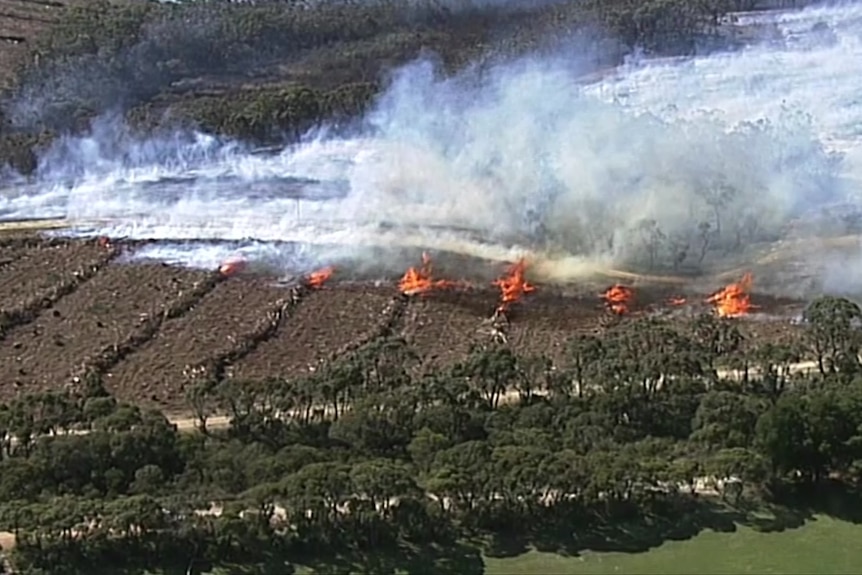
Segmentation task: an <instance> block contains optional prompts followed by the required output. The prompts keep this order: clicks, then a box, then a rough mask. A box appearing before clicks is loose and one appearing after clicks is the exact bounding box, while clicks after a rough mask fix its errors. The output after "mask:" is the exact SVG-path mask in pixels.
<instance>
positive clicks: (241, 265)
mask: <svg viewBox="0 0 862 575" xmlns="http://www.w3.org/2000/svg"><path fill="white" fill-rule="evenodd" d="M245 267H246V261H245V260H244V259H242V258H240V257H235V258H230V259H228V260H225V261H224V263H222V264H221V265H220V266H219V268H218V273H220V274H221V275H223V276H224V277H231V276H235V275H236V274H238V273H240V272H242V271H243V270H244V269H245Z"/></svg>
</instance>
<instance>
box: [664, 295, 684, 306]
mask: <svg viewBox="0 0 862 575" xmlns="http://www.w3.org/2000/svg"><path fill="white" fill-rule="evenodd" d="M667 303H668V305H674V306H680V305H685V304H686V299H685V298H684V297H679V296H674V297H672V298H670V299H669V300H667Z"/></svg>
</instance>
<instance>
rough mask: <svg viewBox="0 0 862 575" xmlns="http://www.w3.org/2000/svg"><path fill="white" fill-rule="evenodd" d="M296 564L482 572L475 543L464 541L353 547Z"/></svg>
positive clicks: (343, 569)
mask: <svg viewBox="0 0 862 575" xmlns="http://www.w3.org/2000/svg"><path fill="white" fill-rule="evenodd" d="M297 565H300V566H302V567H304V568H308V569H311V570H312V571H313V572H315V573H327V574H342V573H343V574H345V575H346V574H348V573H369V574H370V573H374V574H380V575H386V574H390V573H391V574H394V573H433V574H434V575H479V574H481V573H484V572H485V565H484V563H483V561H482V556H481V554H480V551H479V549H478V548H477V547H476V546H472V545H468V544H464V543H451V544H448V545H437V544H423V545H411V544H401V545H399V546H398V547H397V548H382V549H375V550H374V551H371V552H363V551H354V552H349V553H341V554H338V555H334V556H330V557H320V556H318V557H312V558H308V559H303V560H300V561H298V563H297Z"/></svg>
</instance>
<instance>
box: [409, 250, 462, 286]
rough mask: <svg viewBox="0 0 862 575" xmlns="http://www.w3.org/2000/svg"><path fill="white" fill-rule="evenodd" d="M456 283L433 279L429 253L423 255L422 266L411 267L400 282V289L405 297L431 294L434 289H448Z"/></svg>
mask: <svg viewBox="0 0 862 575" xmlns="http://www.w3.org/2000/svg"><path fill="white" fill-rule="evenodd" d="M454 285H455V284H454V282H451V281H448V280H436V281H435V280H434V279H432V277H431V256H429V255H428V254H427V253H425V252H423V253H422V266H421V267H419V268H418V269H417V268H414V267H411V268H410V269H408V270H407V271H406V272H405V273H404V276H402V278H401V281H399V282H398V289H400V290H401V293H403V294H405V295H415V294H422V293H426V292H429V291H431V290H433V289H440V288H448V287H452V286H454Z"/></svg>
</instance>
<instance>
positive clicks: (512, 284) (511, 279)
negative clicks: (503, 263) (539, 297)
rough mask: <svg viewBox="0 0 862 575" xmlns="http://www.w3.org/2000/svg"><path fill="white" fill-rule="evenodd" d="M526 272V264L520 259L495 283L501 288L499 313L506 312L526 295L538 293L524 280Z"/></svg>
mask: <svg viewBox="0 0 862 575" xmlns="http://www.w3.org/2000/svg"><path fill="white" fill-rule="evenodd" d="M526 270H527V264H526V262H525V261H524V260H523V259H520V260H518V261H517V262H515V263H514V264H512V265H511V266H510V267H509V269H508V270H507V271H506V275H505V276H503V277H501V278H499V279H497V280H495V281H494V285H495V286H497V287H499V288H500V305H499V306H498V307H497V309H498V310H499V311H506V310H507V309H508V308H509V305H510V304H512V303H514V302H516V301H518V300H520V299H521V298H522V297H523V296H524V294H528V293H531V292H534V291H536V288H535V286H533V285H531V284H530V283H529V282H527V280H526V279H524V272H525V271H526Z"/></svg>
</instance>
